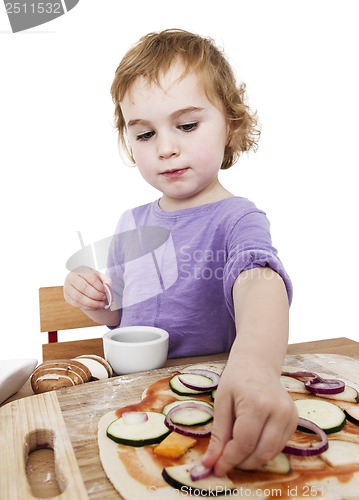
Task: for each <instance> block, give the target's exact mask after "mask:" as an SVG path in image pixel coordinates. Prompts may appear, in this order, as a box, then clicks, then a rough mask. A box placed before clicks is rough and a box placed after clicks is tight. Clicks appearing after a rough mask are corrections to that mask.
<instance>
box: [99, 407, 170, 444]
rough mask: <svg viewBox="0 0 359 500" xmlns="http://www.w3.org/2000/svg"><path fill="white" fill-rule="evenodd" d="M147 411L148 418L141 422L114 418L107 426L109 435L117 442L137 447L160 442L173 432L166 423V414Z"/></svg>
mask: <svg viewBox="0 0 359 500" xmlns="http://www.w3.org/2000/svg"><path fill="white" fill-rule="evenodd" d="M146 413H147V416H148V420H146V422H142V423H140V424H127V423H126V422H125V421H124V419H123V418H122V417H121V418H118V419H116V420H114V421H113V422H112V423H111V424H110V425H109V426H108V427H107V430H106V434H107V436H108V437H109V438H110V439H112V440H113V441H115V442H116V443H120V444H126V445H129V446H136V447H138V446H149V445H151V444H157V443H160V442H161V441H162V440H163V439H164V438H165V437H166V436H168V434H169V433H170V432H171V431H170V430H169V429H168V427H166V425H165V424H164V420H165V416H164V415H163V414H162V413H156V412H151V411H148V412H146Z"/></svg>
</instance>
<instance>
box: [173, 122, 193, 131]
mask: <svg viewBox="0 0 359 500" xmlns="http://www.w3.org/2000/svg"><path fill="white" fill-rule="evenodd" d="M197 127H198V122H193V123H184V124H183V125H180V126H179V127H178V128H180V129H181V130H183V132H193V130H196V128H197Z"/></svg>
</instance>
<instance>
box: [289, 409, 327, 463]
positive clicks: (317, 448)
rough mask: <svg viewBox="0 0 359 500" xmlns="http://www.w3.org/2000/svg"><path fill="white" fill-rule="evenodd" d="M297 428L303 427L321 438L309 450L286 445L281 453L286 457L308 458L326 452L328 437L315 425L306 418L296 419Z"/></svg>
mask: <svg viewBox="0 0 359 500" xmlns="http://www.w3.org/2000/svg"><path fill="white" fill-rule="evenodd" d="M298 426H300V427H304V428H305V429H309V430H310V431H312V432H314V433H315V434H317V436H319V437H320V438H321V441H320V442H319V443H317V444H315V445H314V446H311V447H310V448H302V447H300V446H296V445H292V444H287V445H286V446H285V447H284V448H283V450H282V451H283V453H287V454H288V455H296V456H299V457H310V456H314V455H320V454H321V453H323V452H324V451H326V450H327V449H328V447H329V443H328V437H327V435H326V434H325V432H324V431H323V429H321V428H320V427H319V426H318V425H317V424H315V423H314V422H311V421H310V420H307V419H306V418H302V417H298Z"/></svg>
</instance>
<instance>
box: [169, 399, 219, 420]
mask: <svg viewBox="0 0 359 500" xmlns="http://www.w3.org/2000/svg"><path fill="white" fill-rule="evenodd" d="M183 403H196V405H203V406H209V407H210V408H213V405H212V404H211V403H207V401H200V400H198V399H184V400H182V401H174V402H173V403H169V404H168V405H166V406H164V408H163V410H162V413H163V414H164V415H167V413H168V412H169V411H170V410H171V408H174V407H175V406H178V405H181V404H183ZM212 418H213V417H212V416H211V415H210V414H209V413H208V412H206V411H201V410H200V408H183V409H182V410H178V411H177V412H176V413H174V414H173V416H172V418H171V420H172V422H173V423H174V424H180V425H201V424H207V423H208V422H210V421H211V420H212Z"/></svg>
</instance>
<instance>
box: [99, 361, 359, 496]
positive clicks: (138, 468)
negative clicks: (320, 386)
mask: <svg viewBox="0 0 359 500" xmlns="http://www.w3.org/2000/svg"><path fill="white" fill-rule="evenodd" d="M200 366H201V368H204V367H205V365H203V364H202V365H200ZM196 367H199V365H196ZM206 367H207V368H208V367H209V366H206ZM211 368H212V369H213V365H211ZM221 368H222V367H221ZM217 369H218V365H217ZM169 378H170V377H167V378H166V379H163V381H160V382H164V384H163V385H162V387H161V388H159V389H158V391H157V394H158V398H157V399H158V401H156V398H155V400H152V403H151V405H148V403H146V395H147V394H148V393H149V391H150V390H151V388H153V387H154V386H155V385H156V384H158V382H155V383H154V384H152V385H151V386H150V387H149V388H148V389H147V390H146V391H145V392H144V394H143V396H142V397H143V399H142V401H141V402H139V403H134V405H130V406H131V409H138V411H149V410H154V411H160V410H161V408H163V406H164V405H165V404H166V403H167V402H171V401H174V400H175V399H182V398H181V397H179V396H178V395H175V394H174V393H173V392H172V391H171V390H170V389H169V388H165V387H166V384H167V383H168V380H169ZM292 396H294V399H298V398H302V397H305V396H303V394H297V397H295V396H296V395H293V394H292ZM308 397H313V396H308ZM328 401H329V400H328ZM340 406H341V407H342V408H344V407H348V406H352V404H351V403H343V404H342V402H340ZM126 408H128V405H127V406H126ZM116 418H118V414H116V412H115V411H112V412H109V413H107V414H105V415H104V416H103V417H102V418H101V419H100V421H99V424H98V446H99V453H100V459H101V463H102V466H103V468H104V470H105V473H106V475H107V477H108V478H109V480H110V481H111V483H112V484H113V486H114V488H115V489H116V490H117V492H118V493H119V494H120V495H121V496H122V498H124V499H125V500H134V499H136V500H137V499H138V500H147V499H152V500H157V499H160V498H163V499H165V500H167V499H168V500H172V499H177V500H178V498H179V497H180V496H188V497H190V498H191V497H192V498H195V497H198V491H197V492H196V491H193V492H192V493H193V496H191V495H190V490H189V489H186V490H183V491H178V490H176V489H174V488H173V487H172V486H170V485H169V484H167V483H166V482H165V481H164V479H163V478H162V475H161V473H162V469H163V467H164V466H166V465H180V464H184V463H186V464H187V463H188V464H189V463H198V462H199V461H200V459H201V456H202V453H203V449H202V450H200V451H198V450H197V449H196V447H194V448H192V449H190V450H189V451H188V452H187V453H186V454H185V455H184V456H183V457H182V458H181V459H179V460H170V459H164V460H163V459H158V457H157V458H156V455H154V454H153V453H152V449H153V448H154V447H153V446H152V447H151V446H148V447H144V448H135V447H131V446H124V445H119V444H117V443H115V442H114V441H112V440H111V439H109V438H108V437H107V436H106V429H107V427H108V426H109V424H110V423H111V422H113V421H114V420H115V419H116ZM348 425H352V426H353V425H354V424H348ZM354 428H355V426H354ZM357 429H358V432H357V433H354V434H353V432H346V431H345V429H344V430H343V431H341V432H339V433H336V434H332V435H330V436H329V439H344V440H350V441H355V442H357V443H359V428H357ZM352 430H353V429H352ZM290 460H291V464H292V467H293V470H292V472H290V473H289V474H285V475H284V474H283V475H282V474H268V473H261V472H244V471H231V472H230V473H229V474H228V476H229V478H230V479H231V480H232V481H233V483H234V487H235V491H234V492H233V494H232V495H230V494H229V492H227V494H226V495H224V496H223V497H222V498H225V497H226V496H228V497H233V498H255V499H256V500H266V499H269V498H281V499H283V500H284V499H287V500H293V499H297V500H299V499H307V498H313V497H316V498H322V499H324V500H359V465H358V466H357V467H349V469H350V472H348V469H346V471H347V472H348V473H344V472H345V470H344V469H342V475H341V476H340V471H339V469H337V470H336V471H334V470H332V471H330V470H328V466H327V465H326V464H324V463H323V461H322V460H321V458H320V457H306V458H305V459H302V458H296V457H291V458H290ZM166 461H167V463H164V462H166ZM355 469H356V470H355ZM314 470H318V471H319V472H318V473H317V474H314V475H313V471H314ZM320 470H321V471H320ZM307 472H309V476H308V477H306V476H307ZM332 474H333V475H332ZM336 475H338V477H336ZM310 476H312V478H310ZM220 489H221V487H219V491H220ZM208 496H213V495H208Z"/></svg>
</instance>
